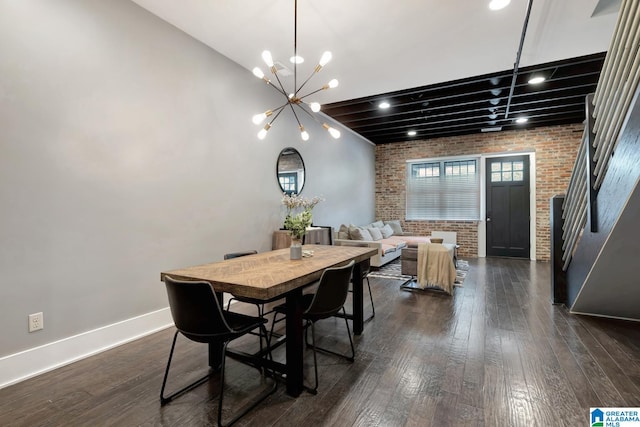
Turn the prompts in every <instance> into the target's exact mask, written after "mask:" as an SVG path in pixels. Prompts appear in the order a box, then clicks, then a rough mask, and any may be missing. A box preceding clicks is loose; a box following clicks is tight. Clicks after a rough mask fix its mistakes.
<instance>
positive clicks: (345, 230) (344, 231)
mask: <svg viewBox="0 0 640 427" xmlns="http://www.w3.org/2000/svg"><path fill="white" fill-rule="evenodd" d="M338 239H341V240H349V227H347V226H346V225H344V224H340V228H339V229H338Z"/></svg>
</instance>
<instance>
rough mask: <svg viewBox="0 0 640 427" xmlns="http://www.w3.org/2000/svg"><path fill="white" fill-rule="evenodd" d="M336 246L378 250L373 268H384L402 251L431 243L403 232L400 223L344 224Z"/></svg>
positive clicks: (426, 238)
mask: <svg viewBox="0 0 640 427" xmlns="http://www.w3.org/2000/svg"><path fill="white" fill-rule="evenodd" d="M333 242H334V245H339V246H367V247H370V248H375V249H377V250H378V253H377V255H376V256H373V257H371V266H372V267H382V266H383V265H385V264H387V263H388V262H390V261H393V260H394V259H397V258H398V257H400V254H401V253H402V249H404V248H407V247H409V246H415V247H417V245H418V243H430V242H431V240H430V238H429V237H428V236H414V235H411V234H410V233H406V232H403V231H402V226H401V225H400V221H398V220H394V221H376V222H372V223H371V224H366V225H360V226H357V225H353V224H351V225H345V224H342V225H341V226H340V228H339V229H338V232H337V234H336V235H335V236H334V240H333Z"/></svg>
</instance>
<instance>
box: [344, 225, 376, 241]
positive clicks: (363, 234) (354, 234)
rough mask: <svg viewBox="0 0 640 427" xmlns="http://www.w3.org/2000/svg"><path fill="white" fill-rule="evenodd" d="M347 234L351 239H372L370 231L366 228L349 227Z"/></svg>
mask: <svg viewBox="0 0 640 427" xmlns="http://www.w3.org/2000/svg"><path fill="white" fill-rule="evenodd" d="M349 236H350V237H351V240H373V237H371V233H369V230H367V229H366V228H359V227H355V228H349Z"/></svg>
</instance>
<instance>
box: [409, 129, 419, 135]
mask: <svg viewBox="0 0 640 427" xmlns="http://www.w3.org/2000/svg"><path fill="white" fill-rule="evenodd" d="M417 133H418V132H416V131H415V130H410V131H409V132H407V135H409V136H416V134H417Z"/></svg>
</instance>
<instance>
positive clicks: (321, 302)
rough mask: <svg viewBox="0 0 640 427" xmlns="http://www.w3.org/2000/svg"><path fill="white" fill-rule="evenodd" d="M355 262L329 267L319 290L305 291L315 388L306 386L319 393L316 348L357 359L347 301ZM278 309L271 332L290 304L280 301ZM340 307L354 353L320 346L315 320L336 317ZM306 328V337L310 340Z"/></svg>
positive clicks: (304, 302) (324, 272)
mask: <svg viewBox="0 0 640 427" xmlns="http://www.w3.org/2000/svg"><path fill="white" fill-rule="evenodd" d="M354 265H355V263H354V261H351V262H350V263H349V264H347V265H345V266H343V267H334V268H327V269H326V270H324V271H323V272H322V276H321V277H320V282H319V283H318V288H317V289H316V292H315V293H313V294H305V295H303V302H302V310H303V313H302V318H303V319H304V320H305V329H306V331H308V329H309V327H311V344H310V345H309V344H307V345H308V346H309V347H311V348H312V349H313V369H314V376H315V383H314V386H313V388H309V387H305V388H306V389H307V390H308V391H309V392H310V393H312V394H316V393H317V392H318V359H317V356H316V350H320V351H322V352H325V353H330V354H334V355H336V356H340V357H344V358H345V359H347V360H348V361H349V362H353V361H354V358H355V348H354V347H353V339H352V338H351V330H350V329H349V322H348V321H347V317H346V312H345V309H344V303H345V301H346V300H347V293H348V292H349V283H350V282H351V275H352V274H353V266H354ZM274 311H275V312H276V314H275V315H274V323H273V324H272V325H271V333H273V325H275V317H277V315H278V314H284V313H285V312H286V305H285V304H282V305H279V306H277V307H275V308H274ZM340 311H342V314H343V317H344V322H345V325H346V326H347V335H348V336H349V344H350V345H351V356H348V355H344V354H340V353H336V352H334V351H332V350H328V349H325V348H321V347H318V346H316V336H315V323H316V322H317V321H319V320H322V319H327V318H329V317H332V316H334V315H336V314H338V313H339V312H340ZM306 331H305V341H307V340H306V338H307V332H306Z"/></svg>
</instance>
